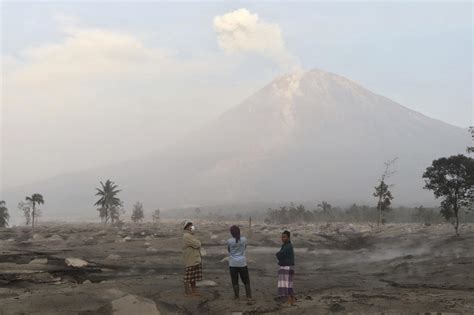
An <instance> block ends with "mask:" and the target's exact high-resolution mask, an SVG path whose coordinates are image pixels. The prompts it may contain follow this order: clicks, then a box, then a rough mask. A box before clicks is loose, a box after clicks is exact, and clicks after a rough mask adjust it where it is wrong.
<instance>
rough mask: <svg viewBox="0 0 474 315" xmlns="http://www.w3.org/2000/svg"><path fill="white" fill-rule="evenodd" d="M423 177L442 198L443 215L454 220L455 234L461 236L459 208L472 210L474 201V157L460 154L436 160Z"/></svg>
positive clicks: (428, 187) (438, 196) (437, 196)
mask: <svg viewBox="0 0 474 315" xmlns="http://www.w3.org/2000/svg"><path fill="white" fill-rule="evenodd" d="M423 178H424V179H425V187H424V188H425V189H429V190H432V191H433V194H434V195H435V197H436V198H442V201H441V215H442V216H443V217H444V218H445V219H446V220H451V221H454V222H453V223H454V230H455V235H456V236H459V231H458V229H459V215H458V214H459V210H460V209H461V208H463V207H465V209H466V211H468V210H472V203H473V202H474V159H472V158H470V157H467V156H464V155H462V154H459V155H453V156H450V157H449V158H445V157H443V158H440V159H437V160H434V161H433V163H432V165H431V166H429V167H428V168H427V169H426V171H425V172H424V173H423Z"/></svg>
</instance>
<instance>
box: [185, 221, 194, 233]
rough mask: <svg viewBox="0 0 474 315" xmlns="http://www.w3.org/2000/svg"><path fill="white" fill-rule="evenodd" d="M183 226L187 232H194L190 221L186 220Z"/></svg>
mask: <svg viewBox="0 0 474 315" xmlns="http://www.w3.org/2000/svg"><path fill="white" fill-rule="evenodd" d="M183 226H184V229H185V230H187V231H189V232H193V231H194V230H195V227H194V224H193V223H192V222H191V221H188V220H186V221H184V223H183Z"/></svg>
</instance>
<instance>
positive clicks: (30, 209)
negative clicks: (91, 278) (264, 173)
mask: <svg viewBox="0 0 474 315" xmlns="http://www.w3.org/2000/svg"><path fill="white" fill-rule="evenodd" d="M469 132H470V133H471V137H472V139H473V140H474V127H472V126H471V127H470V128H469ZM466 151H467V153H468V154H469V153H472V152H474V147H472V146H469V147H467V148H466ZM396 161H397V158H394V159H392V160H389V161H387V162H385V164H384V165H385V167H384V171H383V173H382V175H381V176H380V179H379V180H378V182H377V185H376V186H375V187H374V193H373V196H374V197H375V198H376V200H377V201H376V205H375V209H376V213H377V216H376V222H377V225H378V226H380V225H381V224H384V223H385V222H386V220H385V215H386V213H387V212H389V211H391V210H392V209H391V204H392V200H393V199H394V196H393V194H392V192H391V190H390V189H391V188H392V187H393V184H390V183H389V182H388V181H389V179H390V177H391V176H392V175H393V174H394V173H395V170H394V165H395V163H396ZM422 178H423V179H424V181H425V186H424V187H423V188H424V189H427V190H431V191H432V192H433V194H434V197H435V198H436V199H441V202H440V212H439V213H440V215H441V216H442V217H444V218H445V219H446V220H447V221H449V222H451V223H452V224H453V226H454V230H455V235H457V236H458V235H459V222H460V214H461V212H462V211H464V213H465V214H468V212H469V211H471V210H473V208H474V159H472V158H470V157H468V156H465V155H463V154H458V155H453V156H450V157H442V158H439V159H436V160H434V161H433V162H432V164H431V165H430V166H428V167H427V168H426V170H425V172H424V173H423V175H422ZM120 191H121V190H120V189H118V185H117V184H115V183H114V182H112V181H111V180H109V179H108V180H107V181H106V182H105V183H103V182H100V187H98V188H96V196H97V197H99V199H98V200H97V201H96V202H95V204H94V206H96V207H98V208H97V211H98V212H99V217H100V219H101V222H103V223H104V224H108V223H109V222H110V223H111V224H120V223H121V222H122V221H121V217H123V215H124V214H125V210H124V208H123V202H122V201H121V200H120V198H119V197H118V194H119V193H120ZM42 204H44V198H43V196H42V195H41V194H39V193H34V194H33V195H31V196H26V197H25V201H23V202H20V203H19V204H18V209H19V210H20V211H22V212H23V215H24V217H25V223H26V225H30V224H31V226H32V227H35V225H36V224H37V219H38V217H39V216H40V214H41V212H40V210H39V209H38V206H39V205H42ZM415 209H416V211H415V212H414V213H413V217H418V218H423V220H425V221H426V219H427V218H428V217H435V216H434V214H433V211H432V210H428V209H425V208H423V207H422V206H420V207H418V208H415ZM335 210H337V211H335ZM195 212H196V214H198V215H200V213H201V209H200V208H196V209H195ZM371 212H373V209H372V208H371V207H368V206H362V212H361V207H360V206H357V205H355V204H354V205H353V206H352V207H350V208H349V209H346V210H345V211H344V214H345V215H349V216H353V215H356V214H357V215H358V216H359V217H363V216H364V215H365V216H367V214H369V215H370V213H371ZM144 213H145V210H144V208H143V204H142V203H140V202H136V203H135V204H134V205H133V210H132V215H131V220H132V221H133V222H135V223H140V222H142V221H143V219H144V217H145V215H144ZM338 213H339V215H341V214H342V212H341V210H340V209H333V207H332V206H331V204H329V203H328V202H327V201H322V202H321V203H320V204H318V205H317V207H316V209H313V210H307V209H306V208H305V207H304V206H303V205H298V206H295V205H294V204H293V203H291V204H290V205H289V206H282V207H280V208H279V209H268V210H267V216H266V218H265V221H266V222H268V223H278V224H285V223H292V222H311V221H318V220H324V219H326V220H328V218H330V217H331V216H333V217H334V216H335V215H336V214H338ZM361 213H363V214H361ZM9 218H10V215H9V213H8V208H7V206H6V202H5V201H4V200H0V227H6V226H8V221H9ZM152 218H153V221H154V222H158V221H159V219H160V210H159V209H156V210H154V211H153V214H152ZM374 221H375V220H374Z"/></svg>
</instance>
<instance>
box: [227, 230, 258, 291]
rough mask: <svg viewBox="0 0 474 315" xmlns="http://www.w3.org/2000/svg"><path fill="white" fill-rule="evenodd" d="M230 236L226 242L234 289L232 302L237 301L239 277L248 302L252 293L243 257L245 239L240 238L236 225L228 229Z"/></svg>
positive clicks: (245, 245) (245, 244)
mask: <svg viewBox="0 0 474 315" xmlns="http://www.w3.org/2000/svg"><path fill="white" fill-rule="evenodd" d="M230 234H231V235H232V238H229V239H228V240H227V250H228V251H229V269H230V278H231V280H232V288H233V289H234V300H238V299H239V275H240V279H241V280H242V282H243V283H244V285H245V293H246V296H247V299H248V300H250V299H252V293H251V291H250V277H249V270H248V268H247V259H246V257H245V248H246V247H247V239H246V238H245V236H240V229H239V227H238V226H237V225H233V226H232V227H231V228H230Z"/></svg>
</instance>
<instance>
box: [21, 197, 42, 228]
mask: <svg viewBox="0 0 474 315" xmlns="http://www.w3.org/2000/svg"><path fill="white" fill-rule="evenodd" d="M25 200H26V201H27V202H29V203H31V208H32V210H31V227H35V226H36V223H37V222H36V219H37V218H38V216H39V212H38V211H37V209H36V205H41V204H44V199H43V196H42V195H41V194H38V193H36V194H33V195H31V196H27V197H25Z"/></svg>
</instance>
